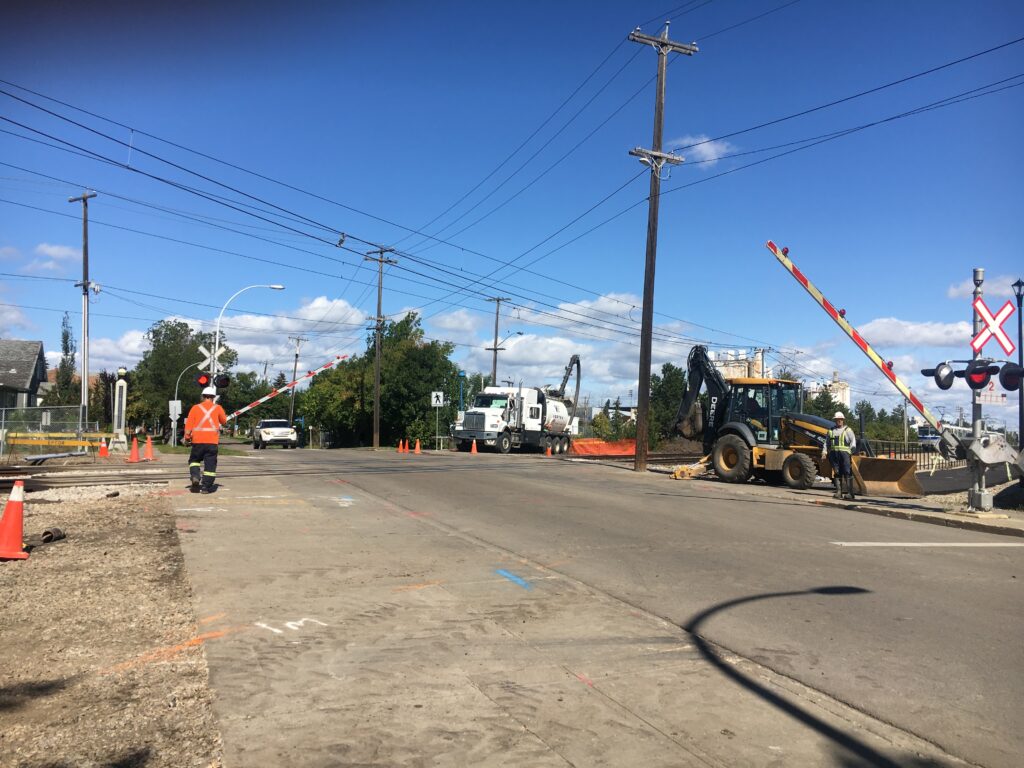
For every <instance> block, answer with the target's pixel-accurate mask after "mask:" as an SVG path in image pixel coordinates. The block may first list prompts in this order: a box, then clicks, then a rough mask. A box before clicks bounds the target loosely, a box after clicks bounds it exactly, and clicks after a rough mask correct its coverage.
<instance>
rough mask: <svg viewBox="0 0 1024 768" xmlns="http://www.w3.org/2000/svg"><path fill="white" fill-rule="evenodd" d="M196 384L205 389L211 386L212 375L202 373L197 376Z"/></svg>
mask: <svg viewBox="0 0 1024 768" xmlns="http://www.w3.org/2000/svg"><path fill="white" fill-rule="evenodd" d="M196 384H198V385H199V386H200V387H202V388H204V389H205V388H206V387H208V386H210V374H208V373H200V374H199V375H198V376H196Z"/></svg>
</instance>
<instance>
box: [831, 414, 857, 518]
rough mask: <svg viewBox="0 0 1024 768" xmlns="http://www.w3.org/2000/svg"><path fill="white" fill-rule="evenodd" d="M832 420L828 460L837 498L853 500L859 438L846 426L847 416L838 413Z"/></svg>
mask: <svg viewBox="0 0 1024 768" xmlns="http://www.w3.org/2000/svg"><path fill="white" fill-rule="evenodd" d="M832 420H833V421H834V422H835V423H836V426H835V428H834V429H830V430H829V431H828V460H829V463H831V464H832V472H833V476H834V477H835V481H836V492H835V497H836V498H837V499H851V500H852V499H853V498H854V495H853V459H852V457H853V452H854V450H855V449H856V448H857V438H856V437H855V436H854V434H853V430H852V429H850V428H849V427H848V426H846V416H845V415H844V414H843V412H842V411H836V413H835V416H833V417H832Z"/></svg>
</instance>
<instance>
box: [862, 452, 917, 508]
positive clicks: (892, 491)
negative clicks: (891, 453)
mask: <svg viewBox="0 0 1024 768" xmlns="http://www.w3.org/2000/svg"><path fill="white" fill-rule="evenodd" d="M853 479H854V481H855V482H856V483H857V492H858V493H859V494H860V495H862V496H889V497H891V498H896V499H908V498H914V497H916V496H924V488H922V487H921V482H920V481H919V480H918V479H917V462H916V461H914V460H913V459H881V458H869V457H867V456H854V457H853Z"/></svg>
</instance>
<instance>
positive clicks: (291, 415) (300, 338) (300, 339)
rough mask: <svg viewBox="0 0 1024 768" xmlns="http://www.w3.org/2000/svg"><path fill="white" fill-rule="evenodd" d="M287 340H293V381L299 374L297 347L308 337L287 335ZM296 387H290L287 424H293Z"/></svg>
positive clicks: (265, 375) (264, 364)
mask: <svg viewBox="0 0 1024 768" xmlns="http://www.w3.org/2000/svg"><path fill="white" fill-rule="evenodd" d="M288 341H294V342H295V365H294V366H293V367H292V381H295V379H296V378H297V377H298V375H299V347H300V346H301V345H302V342H304V341H309V339H307V338H306V337H304V336H289V337H288ZM266 377H267V361H266V360H265V361H264V362H263V378H266ZM296 389H297V388H296V387H292V403H291V405H289V406H288V426H294V424H295V390H296Z"/></svg>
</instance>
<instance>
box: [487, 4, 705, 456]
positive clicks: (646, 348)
mask: <svg viewBox="0 0 1024 768" xmlns="http://www.w3.org/2000/svg"><path fill="white" fill-rule="evenodd" d="M629 39H630V40H632V41H633V42H634V43H641V44H642V45H650V46H653V48H654V50H655V51H657V53H658V85H657V89H656V93H655V97H654V141H653V142H652V144H651V148H650V149H641V148H639V147H637V148H636V149H633V150H630V153H629V154H631V155H633V156H635V157H639V158H640V162H642V163H644V164H645V165H649V166H650V167H651V193H650V197H648V200H647V202H648V211H647V261H646V264H645V266H644V305H643V317H642V320H641V325H640V375H639V383H638V387H637V403H636V460H635V463H634V465H633V468H634V469H635V470H636V471H637V472H643V471H645V470H646V469H647V418H648V411H649V409H650V404H651V333H652V331H653V328H654V264H655V259H656V256H657V252H658V203H659V200H660V197H661V169H662V168H663V167H664V165H665V163H670V164H672V165H678V164H679V163H681V162H682V161H683V159H682V158H681V157H678V156H676V155H673V154H665V153H664V152H662V151H661V134H662V125H663V123H664V111H665V71H666V69H667V68H668V54H669V53H670V52H675V53H684V54H686V55H687V56H692V55H693V54H695V53H696V52H697V45H696V43H676V42H673V41H671V40H669V39H668V22H667V21H666V22H665V29H664V30H662V33H661V37H652V36H651V35H645V34H643V33H642V32H641V31H640V28H639V27H638V28H637V29H635V30H634V31H632V32H630V34H629ZM495 346H497V345H495Z"/></svg>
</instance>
